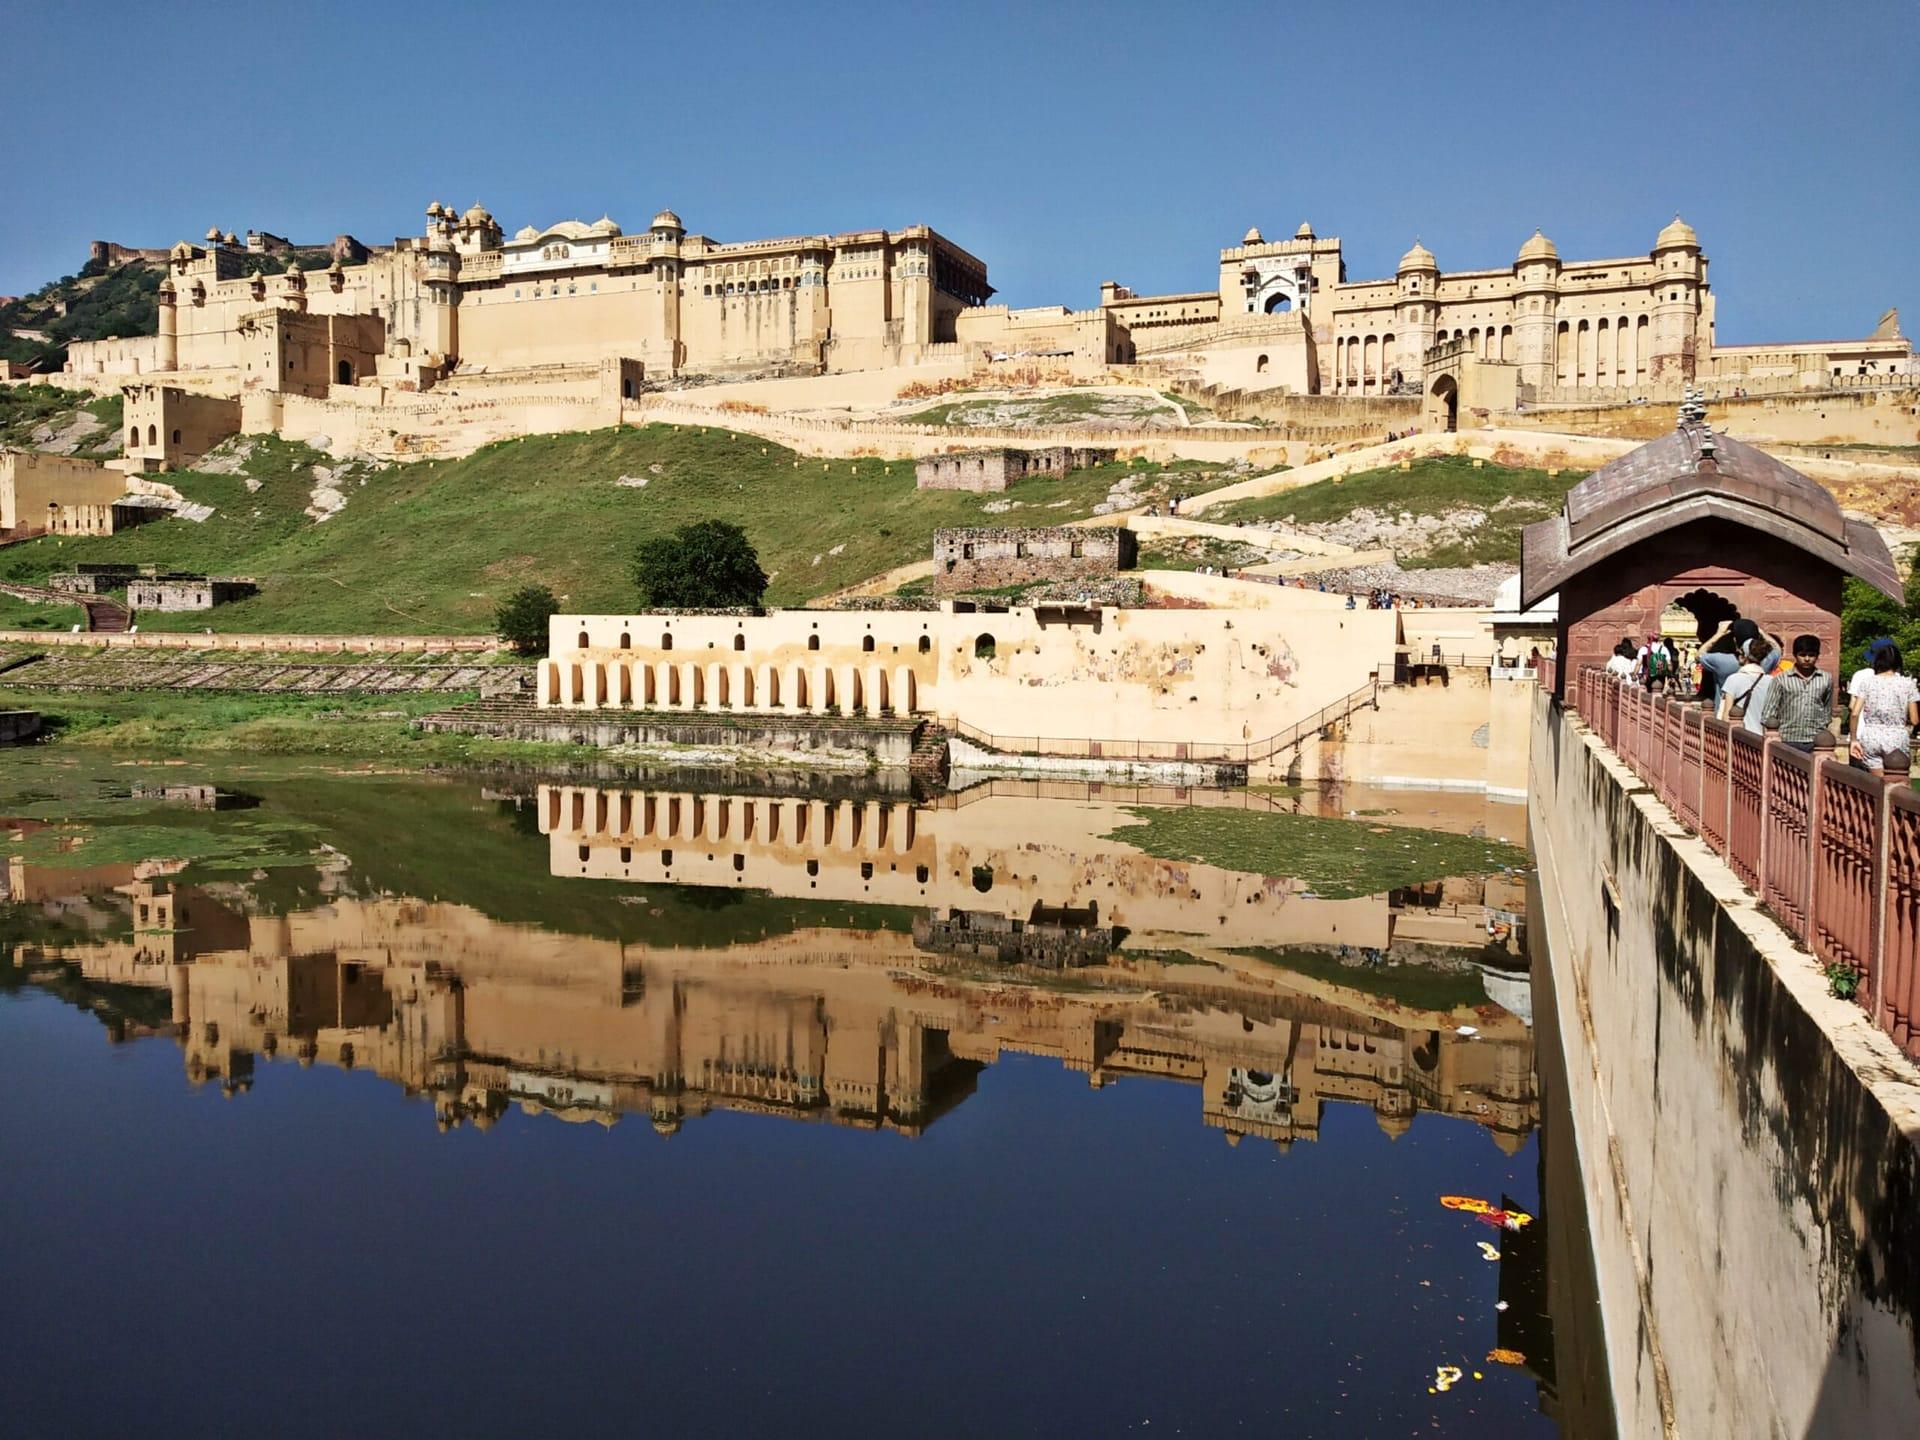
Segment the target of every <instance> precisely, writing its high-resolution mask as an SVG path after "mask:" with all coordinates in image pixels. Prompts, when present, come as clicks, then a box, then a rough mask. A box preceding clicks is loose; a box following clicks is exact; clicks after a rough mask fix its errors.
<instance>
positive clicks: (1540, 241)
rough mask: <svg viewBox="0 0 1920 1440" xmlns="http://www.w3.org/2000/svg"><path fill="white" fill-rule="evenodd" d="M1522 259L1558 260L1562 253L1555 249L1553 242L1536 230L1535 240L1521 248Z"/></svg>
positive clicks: (1534, 233) (1529, 241)
mask: <svg viewBox="0 0 1920 1440" xmlns="http://www.w3.org/2000/svg"><path fill="white" fill-rule="evenodd" d="M1520 258H1521V259H1522V260H1558V259H1559V258H1560V252H1559V251H1558V250H1556V249H1554V248H1553V242H1552V241H1551V240H1549V239H1547V237H1546V236H1544V235H1542V234H1541V233H1540V232H1539V231H1538V230H1536V231H1534V232H1533V238H1532V239H1530V240H1528V241H1527V243H1526V244H1524V245H1522V246H1521V247H1520Z"/></svg>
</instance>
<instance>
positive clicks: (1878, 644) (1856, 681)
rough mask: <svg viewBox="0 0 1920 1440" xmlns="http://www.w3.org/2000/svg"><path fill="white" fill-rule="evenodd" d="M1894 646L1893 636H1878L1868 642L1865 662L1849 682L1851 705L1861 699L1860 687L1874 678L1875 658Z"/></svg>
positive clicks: (1848, 690)
mask: <svg viewBox="0 0 1920 1440" xmlns="http://www.w3.org/2000/svg"><path fill="white" fill-rule="evenodd" d="M1892 644H1893V637H1892V636H1891V635H1876V636H1874V638H1873V639H1871V640H1869V641H1868V642H1867V653H1866V658H1865V660H1864V662H1863V663H1862V664H1861V666H1860V668H1859V669H1858V670H1856V671H1854V672H1853V677H1852V678H1851V679H1850V680H1848V681H1847V700H1848V702H1849V703H1851V702H1852V701H1853V700H1855V699H1857V698H1858V697H1859V695H1860V687H1861V686H1862V685H1864V684H1866V682H1867V681H1868V680H1870V679H1872V678H1873V657H1874V656H1875V655H1877V654H1879V653H1880V651H1881V650H1883V649H1885V648H1886V647H1887V646H1889V645H1892Z"/></svg>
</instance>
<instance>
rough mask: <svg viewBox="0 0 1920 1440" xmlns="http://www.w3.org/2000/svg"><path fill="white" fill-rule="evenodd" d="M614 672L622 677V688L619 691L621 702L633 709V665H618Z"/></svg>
mask: <svg viewBox="0 0 1920 1440" xmlns="http://www.w3.org/2000/svg"><path fill="white" fill-rule="evenodd" d="M614 672H615V673H616V674H617V675H618V676H619V678H620V688H619V690H618V692H617V695H618V700H619V703H620V704H621V705H622V706H623V707H625V708H628V709H631V708H632V706H633V667H632V666H631V665H616V666H614Z"/></svg>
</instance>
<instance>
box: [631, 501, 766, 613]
mask: <svg viewBox="0 0 1920 1440" xmlns="http://www.w3.org/2000/svg"><path fill="white" fill-rule="evenodd" d="M633 583H634V584H635V585H636V586H637V587H638V588H639V591H640V603H641V604H643V605H651V606H654V607H655V608H659V609H669V610H709V609H724V608H730V607H734V606H745V607H749V608H752V609H756V610H757V609H758V608H759V607H760V602H761V599H762V598H763V597H764V596H765V595H766V593H767V572H766V571H764V570H762V569H761V568H760V557H759V555H758V554H756V553H755V551H754V548H753V545H752V544H751V542H749V541H748V539H747V532H746V531H744V530H742V529H741V528H740V527H739V526H738V525H732V524H729V523H728V522H726V521H725V520H698V521H695V522H694V523H693V524H691V525H682V526H681V527H680V528H679V529H678V530H676V531H674V532H673V534H671V535H660V536H655V537H654V538H653V539H651V540H646V541H643V542H642V543H641V546H640V549H639V551H638V552H637V553H636V554H635V556H634V561H633Z"/></svg>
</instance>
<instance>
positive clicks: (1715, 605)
mask: <svg viewBox="0 0 1920 1440" xmlns="http://www.w3.org/2000/svg"><path fill="white" fill-rule="evenodd" d="M1674 606H1678V607H1679V608H1680V609H1682V610H1686V611H1689V612H1690V613H1691V614H1692V615H1693V618H1694V619H1695V620H1696V621H1698V622H1699V633H1698V634H1697V635H1696V636H1695V637H1694V638H1695V639H1699V640H1705V639H1706V638H1707V637H1708V636H1709V635H1711V634H1713V632H1714V631H1716V630H1718V629H1719V628H1720V626H1721V624H1722V623H1723V622H1725V621H1729V620H1738V619H1739V618H1740V607H1739V606H1738V605H1736V604H1734V603H1733V601H1731V600H1729V599H1727V597H1726V596H1724V595H1721V594H1718V593H1716V592H1715V591H1712V590H1709V589H1707V588H1706V587H1705V586H1701V587H1699V588H1697V589H1694V590H1689V591H1688V592H1687V593H1686V594H1684V595H1676V596H1674V597H1673V599H1671V600H1669V601H1668V602H1667V608H1672V607H1674Z"/></svg>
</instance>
